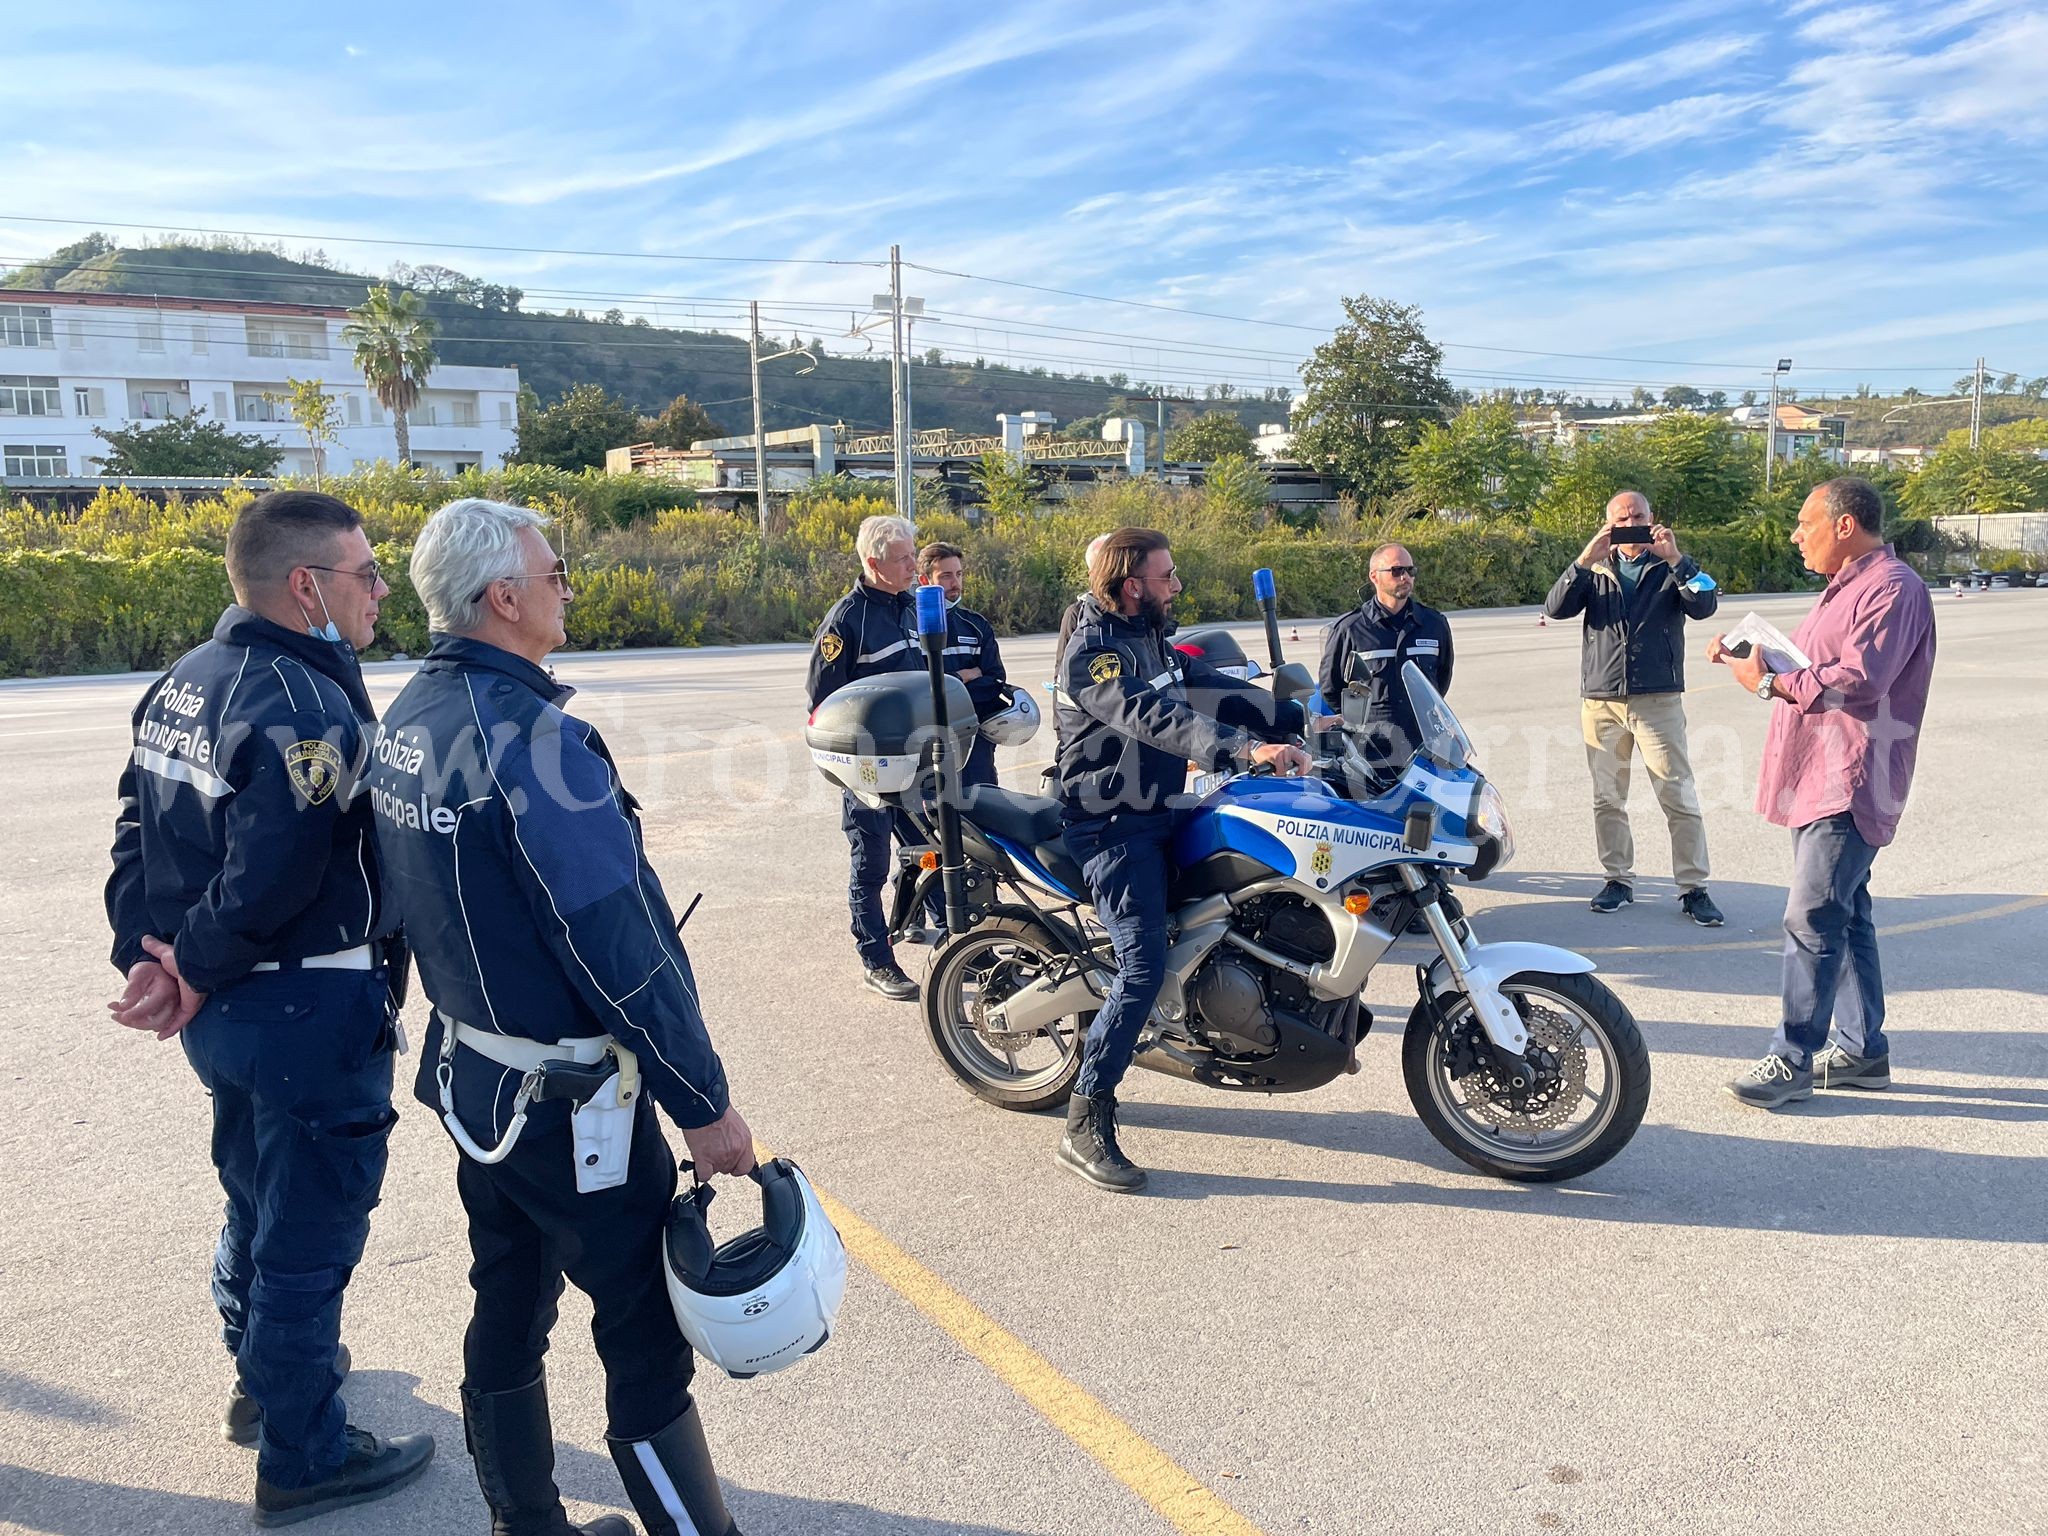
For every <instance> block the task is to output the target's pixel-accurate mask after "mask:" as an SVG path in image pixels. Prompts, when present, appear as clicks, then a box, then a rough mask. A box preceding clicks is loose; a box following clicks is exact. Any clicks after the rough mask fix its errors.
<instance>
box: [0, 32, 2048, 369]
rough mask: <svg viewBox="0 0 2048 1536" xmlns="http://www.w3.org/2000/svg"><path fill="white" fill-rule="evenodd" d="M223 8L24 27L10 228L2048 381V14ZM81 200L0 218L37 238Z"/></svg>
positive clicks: (50, 235) (681, 316)
mask: <svg viewBox="0 0 2048 1536" xmlns="http://www.w3.org/2000/svg"><path fill="white" fill-rule="evenodd" d="M301 12H304V14H301ZM198 14H200V13H199V12H196V11H194V10H192V9H191V8H188V7H182V6H175V5H169V6H167V5H163V4H161V3H151V4H147V5H94V4H77V5H71V6H67V7H57V6H45V7H38V8H37V10H36V13H35V15H34V16H33V17H17V18H15V19H14V21H13V22H12V23H11V26H10V32H11V35H12V39H13V45H12V47H11V48H10V49H9V50H8V52H9V59H8V67H7V69H6V72H5V79H6V85H5V87H4V89H5V94H6V99H7V101H8V104H9V107H10V110H9V111H7V112H6V113H5V114H4V117H0V122H4V125H5V126H4V127H0V165H4V166H5V167H6V173H5V175H4V176H0V215H12V216H19V215H43V216H48V217H56V218H69V219H79V220H85V221H98V222H102V223H113V222H116V221H118V222H125V223H132V224H140V225H146V226H150V227H153V228H158V229H178V228H193V227H201V226H204V227H217V228H228V229H248V230H260V231H283V232H291V233H294V234H304V235H306V236H308V237H310V238H309V239H307V240H304V241H301V240H296V239H294V240H292V241H289V242H288V244H290V245H291V246H292V247H293V248H294V249H296V248H297V247H299V246H300V245H303V244H319V245H321V246H323V247H324V248H325V249H326V250H327V251H328V252H329V253H330V254H331V255H333V256H335V257H337V258H339V259H341V260H343V261H344V262H346V263H347V264H350V265H354V266H360V267H363V268H367V269H373V270H382V269H384V268H385V267H387V266H388V265H389V264H390V263H391V262H392V261H394V260H399V259H404V260H410V261H423V260H424V261H440V262H444V263H446V264H447V265H450V266H455V267H458V268H461V269H463V270H465V271H469V272H472V273H475V274H477V275H479V276H482V277H486V278H489V279H493V280H497V281H501V282H513V283H519V284H521V285H523V286H525V287H526V288H528V289H529V290H530V291H532V292H533V293H534V295H535V297H533V298H531V299H530V300H529V302H528V307H562V306H565V305H567V304H571V303H575V304H578V305H580V306H581V307H583V308H586V309H602V308H604V307H606V306H607V305H608V304H610V303H612V302H617V303H618V304H619V305H620V307H622V308H624V309H626V310H627V311H628V312H629V313H632V312H645V313H648V314H650V315H653V316H656V317H657V318H663V319H673V320H676V321H687V320H689V319H690V318H691V317H692V316H693V315H694V317H695V319H696V320H697V321H698V322H699V323H703V324H719V325H730V324H731V321H730V319H729V318H728V317H729V316H730V314H731V309H730V305H729V304H727V305H725V306H723V307H721V306H720V305H719V304H717V303H713V302H707V301H715V300H719V299H725V300H731V299H735V298H749V297H757V298H760V299H762V300H763V301H765V302H766V303H767V304H768V306H769V311H768V312H769V315H770V317H771V319H770V324H771V326H773V327H774V328H776V329H778V330H782V331H785V332H786V331H788V330H791V329H799V328H800V329H802V330H803V331H804V332H806V333H811V332H816V333H819V334H823V335H825V336H826V337H828V339H829V338H830V337H831V336H832V335H833V334H834V333H835V332H843V331H844V330H845V329H846V328H847V324H848V318H849V315H850V312H851V311H853V310H856V309H865V308H866V307H867V304H868V301H869V299H870V297H871V295H873V294H874V293H876V292H878V291H881V290H882V289H883V288H885V287H886V286H887V284H886V280H885V278H884V277H883V276H882V275H881V274H880V273H878V272H876V271H874V270H870V269H866V268H862V267H858V266H851V267H849V266H828V265H767V264H754V263H751V262H707V261H691V260H682V259H678V258H681V257H685V256H707V255H709V256H743V257H771V256H772V257H784V258H807V259H810V260H813V261H821V262H822V261H859V260H868V259H874V258H878V257H881V256H885V255H886V253H887V249H888V247H889V245H890V244H891V243H892V242H896V243H900V244H901V245H902V246H903V249H904V254H905V257H906V259H907V260H910V261H913V262H917V263H920V264H923V265H924V266H927V267H933V268H940V269H944V270H945V271H947V272H957V273H971V274H976V275H978V276H981V277H997V278H1006V279H1011V280H1013V281H1017V282H1024V283H1035V284H1040V285H1044V286H1047V287H1053V288H1061V289H1069V290H1074V291H1076V292H1080V293H1086V294H1091V295H1102V296H1109V297H1117V298H1127V299H1136V300H1142V301H1146V302H1148V303H1152V304H1156V305H1163V306H1169V307H1170V308H1174V309H1185V310H1202V311H1209V312H1212V313H1213V314H1215V315H1219V316H1236V317H1245V319H1243V320H1230V319H1217V318H1203V317H1201V316H1197V315H1192V314H1180V313H1171V312H1167V311H1166V310H1161V309H1139V308H1132V307H1127V306H1120V305H1115V304H1110V303H1105V302H1102V301H1100V300H1098V299H1084V298H1070V297H1064V296H1061V295H1057V294H1050V293H1040V292H1034V291H1031V290H1029V289H1025V288H1018V287H1006V286H1002V285H999V284H994V283H988V282H982V281H971V280H967V279H964V278H959V277H951V276H942V275H940V274H938V273H934V272H924V271H914V272H913V273H912V274H911V275H910V280H909V283H908V285H907V286H908V287H909V289H910V291H911V292H913V293H917V294H921V295H923V296H924V297H925V298H926V299H927V301H928V303H929V304H930V306H931V309H932V311H933V312H934V315H935V316H936V317H937V318H935V319H934V320H933V321H932V322H930V323H928V324H927V325H925V326H923V327H921V328H920V329H919V332H918V335H917V338H916V341H917V345H918V346H919V348H920V349H922V348H923V347H925V346H928V345H938V346H941V347H943V348H944V349H945V350H946V351H947V352H948V353H949V354H953V355H959V356H971V355H976V354H980V355H984V356H988V357H991V358H1001V357H1013V358H1016V359H1018V360H1020V361H1028V362H1039V363H1043V364H1045V365H1046V366H1049V367H1052V368H1055V369H1057V370H1060V371H1070V370H1073V369H1076V368H1085V369H1086V370H1087V371H1090V372H1105V373H1106V372H1124V373H1128V374H1131V375H1133V376H1134V377H1140V378H1146V379H1154V380H1163V381H1168V382H1172V383H1175V384H1181V385H1199V384H1200V383H1202V382H1205V381H1215V380H1223V379H1227V380H1230V381H1232V382H1234V383H1236V384H1238V385H1240V386H1243V387H1250V388H1257V387H1261V386H1263V385H1267V384H1291V383H1293V382H1295V380H1294V377H1293V363H1294V362H1295V361H1297V360H1298V359H1299V357H1300V356H1301V354H1302V353H1303V352H1304V351H1305V350H1306V348H1307V347H1309V346H1311V345H1313V344H1314V342H1315V341H1316V339H1317V333H1318V332H1323V333H1326V332H1327V330H1328V328H1329V327H1330V326H1331V325H1332V324H1333V323H1335V320H1336V318H1337V316H1338V305H1337V301H1338V298H1339V296H1340V295H1342V294H1347V293H1353V294H1355V293H1361V292H1368V293H1373V294H1376V295H1380V296H1384V297H1389V298H1394V299H1397V300H1400V301H1402V302H1406V303H1412V304H1416V305H1419V306H1421V307H1422V309H1423V310H1424V312H1425V323H1426V324H1427V325H1428V327H1429V329H1430V331H1431V333H1432V334H1433V335H1434V336H1435V337H1436V338H1437V339H1438V340H1440V341H1441V342H1443V343H1445V344H1446V346H1447V348H1448V362H1449V364H1450V367H1451V368H1452V370H1453V371H1454V374H1455V376H1456V377H1457V378H1458V380H1459V381H1460V382H1463V383H1467V384H1471V385H1474V386H1483V385H1487V384H1491V383H1511V384H1516V385H1520V386H1525V387H1526V386H1529V385H1533V384H1537V383H1543V382H1546V381H1551V380H1555V381H1556V382H1557V384H1558V386H1560V387H1564V388H1568V389H1570V390H1572V391H1573V392H1574V393H1580V392H1583V393H1589V394H1595V395H1601V396H1604V395H1606V394H1609V393H1612V392H1613V391H1614V390H1616V389H1620V390H1621V391H1622V392H1624V393H1625V392H1626V390H1627V388H1628V387H1629V386H1630V385H1632V384H1635V383H1644V384H1647V385H1649V386H1651V387H1653V388H1661V387H1663V386H1664V385H1665V384H1668V383H1673V382H1689V383H1693V384H1696V385H1698V386H1699V387H1701V388H1716V387H1719V388H1726V389H1728V390H1730V391H1731V392H1734V391H1737V390H1740V389H1742V388H1745V387H1749V386H1751V385H1758V384H1761V383H1762V378H1761V374H1762V370H1763V369H1764V368H1766V367H1768V365H1769V362H1770V360H1771V359H1772V358H1774V357H1778V356H1790V357H1792V358H1793V360H1794V362H1795V364H1797V365H1798V372H1797V373H1796V374H1795V375H1794V379H1795V382H1796V383H1798V384H1799V385H1801V386H1803V387H1805V388H1807V389H1809V390H1811V389H1817V388H1822V387H1828V388H1840V387H1842V386H1844V385H1845V384H1847V383H1849V382H1853V381H1855V380H1857V379H1863V380H1867V381H1869V382H1872V383H1873V384H1877V385H1880V386H1883V387H1885V388H1887V389H1890V388H1893V387H1899V386H1903V385H1904V384H1906V383H1916V384H1918V385H1920V386H1921V387H1922V388H1925V389H1938V390H1946V388H1947V387H1948V385H1949V384H1950V383H1951V382H1952V381H1953V380H1954V379H1955V378H1956V377H1957V375H1959V374H1961V373H1963V372H1965V371H1966V370H1967V369H1968V367H1969V365H1970V363H1971V360H1972V359H1973V358H1974V357H1975V356H1977V355H1978V354H1980V353H1982V354H1983V355H1985V356H1986V357H1987V358H1988V360H1989V363H1990V365H1991V367H1992V368H1993V369H1994V370H1995V371H2013V372H2018V373H2020V374H2022V375H2023V376H2026V375H2038V374H2048V174H2044V170H2048V89H2044V75H2048V4H2043V3H2018V0H1915V3H1890V0H1878V3H1868V4H1860V3H1847V4H1842V3H1829V4H1821V3H1815V0H1803V3H1802V0H1792V3H1789V4H1787V3H1778V4H1769V5H1763V4H1743V3H1736V0H1722V3H1714V4H1707V3H1694V0H1666V3H1655V0H1652V3H1647V4H1637V5H1629V6H1605V5H1581V6H1572V7H1567V6H1562V5H1556V6H1552V5H1529V4H1517V5H1506V4H1469V3H1468V4H1425V3H1419V0H1407V3H1405V4H1382V3H1370V4H1367V3H1360V4H1314V3H1290V0H1256V3H1226V0H1219V3H1208V4H1196V3H1188V4H1159V5H1151V6H1141V5H1132V6H1105V5H1103V4H1101V3H1100V0H1087V3H1066V0H1019V3H1016V4H1012V5H1009V6H1006V7H1001V8H981V7H970V6H965V5H958V4H933V5H914V4H861V3H842V4H838V5H835V6H831V7H826V6H821V5H804V4H784V3H777V0H756V3H749V4H745V5H734V4H726V3H702V4H681V3H671V4H655V3H645V4H624V5H603V4H596V3H592V4H586V5H583V6H581V7H577V8H574V9H573V10H572V8H570V7H566V6H559V5H548V4H528V3H518V0H514V3H506V4H500V5H497V6H494V7H491V8H489V9H488V10H486V9H485V8H482V7H475V8H472V7H465V6H433V5H415V6H407V7H396V6H390V5H383V4H361V5H351V6H347V7H320V8H318V9H317V11H315V9H314V8H309V7H297V6H291V5H279V4H271V5H267V6H264V7H260V8H257V7H244V6H237V5H225V4H224V5H217V6H212V7H208V8H206V10H205V12H204V14H205V16H206V22H205V24H204V25H203V26H195V25H193V24H192V20H191V18H192V17H194V16H196V15H198ZM81 232H82V229H80V228H74V227H66V226H61V225H37V224H30V223H22V222H12V221H10V220H8V219H4V218H0V257H5V258H10V259H19V258H20V257H22V256H26V255H32V254H37V253H40V252H42V251H46V250H48V249H49V248H50V247H52V246H53V245H55V244H58V243H60V242H61V241H63V240H66V239H69V238H73V237H75V235H76V234H78V233H81ZM344 237H356V238H358V239H365V240H391V241H395V242H399V243H396V244H389V245H385V244H351V243H348V241H347V240H346V239H345V238H344ZM435 242H455V243H460V244H469V245H489V246H505V247H544V248H551V249H554V250H557V251H561V250H570V249H573V250H579V251H591V252H600V251H601V252H619V253H636V254H635V255H634V256H617V257H613V256H604V257H600V256H589V255H567V254H540V253H536V252H533V251H517V250H506V251H501V252H485V251H476V250H458V249H449V248H445V247H442V246H438V245H436V244H435ZM650 257H654V258H658V259H648V258H650ZM543 294H545V295H548V296H543ZM613 294H616V295H621V296H622V297H620V298H618V299H617V300H616V301H614V300H612V299H610V298H608V297H601V295H613ZM805 305H818V306H821V307H820V308H816V309H809V308H802V307H800V306H805ZM1248 321H1261V322H1268V323H1265V324H1252V323H1247V322H1248ZM942 322H943V323H942ZM1054 327H1058V328H1060V329H1058V330H1055V329H1052V328H1054ZM1290 327H1306V328H1307V329H1290ZM1099 332H1113V333H1118V335H1117V337H1115V338H1109V337H1104V336H1101V335H1091V334H1076V333H1099ZM847 345H852V346H858V345H859V344H858V343H847ZM1574 354H1576V355H1574ZM1614 359H1630V360H1631V361H1615V360H1614Z"/></svg>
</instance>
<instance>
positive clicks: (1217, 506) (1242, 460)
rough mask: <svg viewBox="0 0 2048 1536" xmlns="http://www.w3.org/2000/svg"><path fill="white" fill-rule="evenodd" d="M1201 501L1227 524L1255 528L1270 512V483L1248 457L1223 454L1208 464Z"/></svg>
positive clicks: (1260, 469)
mask: <svg viewBox="0 0 2048 1536" xmlns="http://www.w3.org/2000/svg"><path fill="white" fill-rule="evenodd" d="M1202 499H1203V501H1205V502H1206V503H1207V504H1208V505H1209V507H1210V508H1211V509H1212V510H1214V511H1216V512H1218V513H1220V514H1222V516H1223V517H1224V518H1225V519H1226V520H1227V521H1229V522H1231V523H1233V524H1235V525H1237V526H1240V527H1243V528H1246V529H1251V528H1256V527H1257V526H1258V525H1259V524H1260V523H1261V522H1263V521H1264V520H1265V518H1266V516H1267V514H1268V513H1270V512H1271V511H1272V506H1273V482H1272V479H1271V478H1270V477H1269V476H1268V475H1267V474H1266V471H1265V470H1264V469H1263V468H1261V467H1260V465H1259V464H1258V462H1257V461H1256V460H1254V459H1253V458H1252V457H1251V456H1250V455H1248V454H1242V453H1226V454H1222V455H1220V456H1218V457H1217V458H1216V459H1215V460H1213V461H1212V462H1211V463H1210V465H1209V472H1208V474H1207V475H1205V476H1204V477H1203V481H1202Z"/></svg>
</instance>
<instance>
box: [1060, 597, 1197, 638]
mask: <svg viewBox="0 0 2048 1536" xmlns="http://www.w3.org/2000/svg"><path fill="white" fill-rule="evenodd" d="M1081 623H1082V624H1109V625H1113V626H1115V627H1116V628H1118V629H1120V630H1122V631H1123V633H1125V634H1126V635H1130V636H1133V637H1137V638H1143V637H1145V636H1147V635H1158V636H1160V637H1161V638H1162V639H1164V638H1165V637H1166V636H1169V635H1171V634H1172V633H1173V632H1174V631H1175V630H1177V629H1179V628H1180V626H1179V625H1178V624H1176V623H1175V622H1174V621H1173V620H1172V619H1168V620H1167V621H1166V623H1165V625H1164V626H1163V627H1154V626H1153V625H1152V624H1151V623H1149V622H1148V621H1147V620H1145V619H1142V618H1140V617H1138V616H1137V615H1135V614H1133V615H1129V616H1126V615H1124V614H1121V613H1116V612H1113V611H1112V610H1110V609H1108V608H1105V607H1103V606H1102V602H1101V600H1100V599H1099V598H1097V597H1096V596H1095V594H1094V593H1093V592H1084V593H1083V594H1082V595H1081ZM1075 627H1076V628H1079V625H1076V626H1075Z"/></svg>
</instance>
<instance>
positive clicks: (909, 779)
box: [804, 672, 981, 796]
mask: <svg viewBox="0 0 2048 1536" xmlns="http://www.w3.org/2000/svg"><path fill="white" fill-rule="evenodd" d="M945 688H946V736H947V739H948V742H949V750H950V751H951V753H952V755H953V762H954V764H955V766H956V767H957V766H958V765H959V764H961V763H963V762H965V761H966V760H967V752H968V749H969V748H970V747H972V746H973V745H974V736H975V732H976V731H978V730H979V729H980V728H981V726H980V722H979V721H978V720H977V719H976V718H975V713H974V700H973V698H972V697H970V696H969V694H968V692H967V685H966V684H965V683H963V682H961V681H960V679H958V678H957V677H948V678H947V679H946V682H945ZM937 735H938V723H937V716H936V714H935V713H934V711H933V709H932V683H931V677H930V676H929V675H928V674H927V673H923V672H888V673H884V674H883V675H881V676H879V677H863V678H860V679H858V680H857V681H855V682H851V683H848V684H847V685H846V686H845V687H844V688H841V689H840V690H839V691H838V692H837V693H834V694H831V695H829V696H828V697H827V698H826V699H824V700H823V701H822V702H821V703H820V704H819V705H818V707H817V708H816V709H814V710H812V711H811V718H810V722H809V723H808V724H807V725H805V727H804V745H805V746H807V747H809V748H810V749H811V761H812V762H814V763H816V764H817V765H818V771H819V772H820V773H822V774H824V775H825V777H826V778H828V779H830V780H831V781H832V782H833V783H834V784H837V785H838V786H839V787H840V788H841V789H850V790H852V791H853V792H854V793H855V794H857V795H870V796H873V795H897V794H902V793H903V792H904V791H905V790H907V789H909V788H910V786H911V785H912V783H914V782H915V780H916V778H917V769H918V760H919V759H920V758H921V757H922V756H923V754H924V751H925V749H926V747H928V746H929V745H930V744H931V742H932V741H933V739H934V738H935V737H937Z"/></svg>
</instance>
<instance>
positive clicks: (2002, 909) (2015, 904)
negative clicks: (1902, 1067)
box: [1477, 896, 2048, 955]
mask: <svg viewBox="0 0 2048 1536" xmlns="http://www.w3.org/2000/svg"><path fill="white" fill-rule="evenodd" d="M2037 907H2048V896H2022V897H2020V899H2019V900H2017V901H2008V902H2005V903H2003V904H2002V905H2000V906H1996V907H1985V908H1984V909H1983V910H1982V911H1979V912H1957V913H1954V914H1952V915H1951V916H1948V917H1923V918H1921V919H1919V920H1918V921H1917V922H1911V923H1895V924H1893V925H1892V926H1891V927H1889V928H1880V929H1878V930H1877V936H1878V937H1879V938H1880V939H1895V938H1899V937H1900V936H1902V935H1904V934H1909V933H1932V932H1933V931H1934V930H1935V929H1937V928H1957V927H1960V926H1962V925H1963V924H1964V923H1981V922H1985V921H1987V920H1989V919H1991V918H1994V917H2011V916H2013V915H2014V914H2015V913H2019V912H2031V911H2033V910H2034V909H2035V908H2037ZM1497 910H1500V911H1502V912H1503V913H1505V910H1506V909H1504V908H1502V909H1497ZM1477 915H1478V916H1482V917H1488V916H1491V914H1489V913H1480V914H1477ZM1784 947H1785V941H1784V940H1783V939H1753V940H1752V939H1742V940H1731V941H1729V942H1728V943H1726V944H1610V945H1607V946H1605V947H1603V948H1598V949H1581V950H1580V951H1579V953H1580V954H1582V955H1727V954H1736V953H1740V952H1742V951H1746V950H1749V951H1756V952H1759V953H1763V954H1771V955H1775V954H1777V953H1778V952H1779V951H1780V950H1782V949H1783V948H1784Z"/></svg>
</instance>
